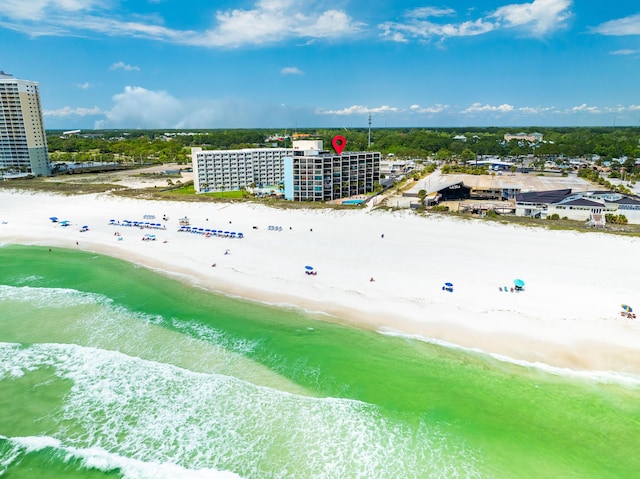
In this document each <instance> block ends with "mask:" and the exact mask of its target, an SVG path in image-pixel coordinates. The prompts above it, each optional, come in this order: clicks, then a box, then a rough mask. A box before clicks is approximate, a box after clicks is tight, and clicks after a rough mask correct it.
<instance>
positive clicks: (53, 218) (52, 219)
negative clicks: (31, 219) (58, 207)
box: [49, 216, 58, 223]
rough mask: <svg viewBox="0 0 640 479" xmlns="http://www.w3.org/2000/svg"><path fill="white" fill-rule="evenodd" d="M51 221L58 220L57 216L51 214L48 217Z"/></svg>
mask: <svg viewBox="0 0 640 479" xmlns="http://www.w3.org/2000/svg"><path fill="white" fill-rule="evenodd" d="M49 219H50V220H51V221H53V222H54V223H55V222H56V221H58V217H57V216H52V217H51V218H49Z"/></svg>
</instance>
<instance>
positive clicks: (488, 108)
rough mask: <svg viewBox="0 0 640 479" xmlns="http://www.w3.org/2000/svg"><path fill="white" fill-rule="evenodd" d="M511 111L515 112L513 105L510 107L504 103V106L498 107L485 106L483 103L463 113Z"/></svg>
mask: <svg viewBox="0 0 640 479" xmlns="http://www.w3.org/2000/svg"><path fill="white" fill-rule="evenodd" d="M511 111H513V105H509V104H507V103H503V104H502V105H498V106H492V105H483V104H482V103H474V104H473V105H471V106H470V107H469V108H467V109H465V110H462V112H461V113H477V112H499V113H508V112H511Z"/></svg>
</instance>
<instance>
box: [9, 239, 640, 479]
mask: <svg viewBox="0 0 640 479" xmlns="http://www.w3.org/2000/svg"><path fill="white" fill-rule="evenodd" d="M591 376H593V377H591ZM639 451H640V378H638V377H629V376H624V375H619V374H600V375H595V374H594V375H589V374H570V373H567V374H554V373H553V372H552V371H550V370H543V369H540V368H531V367H524V366H520V365H517V364H515V363H512V362H507V361H498V360H496V359H494V358H492V357H489V356H486V355H481V354H478V353H474V352H467V351H463V350H460V349H455V348H447V347H443V346H439V345H436V344H430V343H427V342H422V341H417V340H412V339H406V338H399V337H389V336H384V335H381V334H378V333H373V332H368V331H362V330H359V329H355V328H348V327H345V326H341V325H338V324H333V323H331V322H327V321H322V320H320V319H319V318H317V317H315V318H314V317H311V316H309V315H305V314H304V313H302V312H301V311H298V310H294V309H283V308H275V307H270V306H265V305H261V304H257V303H253V302H248V301H241V300H238V299H231V298H227V297H223V296H219V295H214V294H211V293H209V292H206V291H203V290H201V289H198V288H195V287H189V286H185V285H184V284H181V283H179V282H177V281H175V280H173V279H169V278H167V277H165V276H162V275H159V274H156V273H154V272H152V271H149V270H147V269H145V268H141V267H137V266H135V265H132V264H128V263H125V262H122V261H118V260H114V259H111V258H108V257H104V256H98V255H94V254H88V253H83V252H78V251H70V250H62V249H55V248H54V249H53V251H49V250H48V248H35V247H21V246H5V247H0V477H3V478H4V477H6V478H11V479H15V478H34V477H38V478H102V477H127V478H165V477H166V478H170V477H171V478H175V477H195V478H218V477H225V478H226V477H241V478H260V479H263V478H292V479H295V478H341V479H342V478H372V479H380V478H458V477H460V478H524V477H526V478H598V479H603V478H612V479H613V478H616V479H620V478H630V479H631V478H635V477H638V474H640V473H639V472H638V471H640V453H639Z"/></svg>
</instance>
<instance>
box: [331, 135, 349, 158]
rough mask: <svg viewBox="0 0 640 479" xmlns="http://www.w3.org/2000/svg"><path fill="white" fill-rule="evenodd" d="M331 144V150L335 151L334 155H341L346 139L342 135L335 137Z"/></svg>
mask: <svg viewBox="0 0 640 479" xmlns="http://www.w3.org/2000/svg"><path fill="white" fill-rule="evenodd" d="M331 144H332V145H333V149H334V150H336V153H337V154H338V155H341V154H342V151H343V150H344V147H345V146H347V139H346V138H345V137H344V136H342V135H337V136H334V137H333V140H331Z"/></svg>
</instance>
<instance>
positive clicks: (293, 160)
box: [191, 140, 380, 201]
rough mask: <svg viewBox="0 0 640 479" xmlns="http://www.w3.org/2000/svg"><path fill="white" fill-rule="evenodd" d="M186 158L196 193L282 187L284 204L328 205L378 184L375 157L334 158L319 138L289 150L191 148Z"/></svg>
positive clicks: (361, 154) (369, 154)
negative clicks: (297, 202) (190, 161)
mask: <svg viewBox="0 0 640 479" xmlns="http://www.w3.org/2000/svg"><path fill="white" fill-rule="evenodd" d="M191 158H192V162H193V171H194V187H195V190H196V192H197V193H204V192H209V191H211V192H214V191H225V190H226V191H230V190H239V189H242V188H249V187H258V188H264V187H268V186H279V185H284V191H285V198H287V199H289V200H294V201H330V200H334V199H338V198H345V197H350V196H354V195H359V194H365V193H370V192H372V191H373V190H374V188H375V186H376V184H377V183H378V182H379V181H380V153H375V152H357V153H354V152H343V153H342V154H341V155H334V154H331V153H329V152H328V151H326V150H323V148H322V141H321V140H298V141H294V142H293V148H251V149H242V150H202V148H192V149H191Z"/></svg>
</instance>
